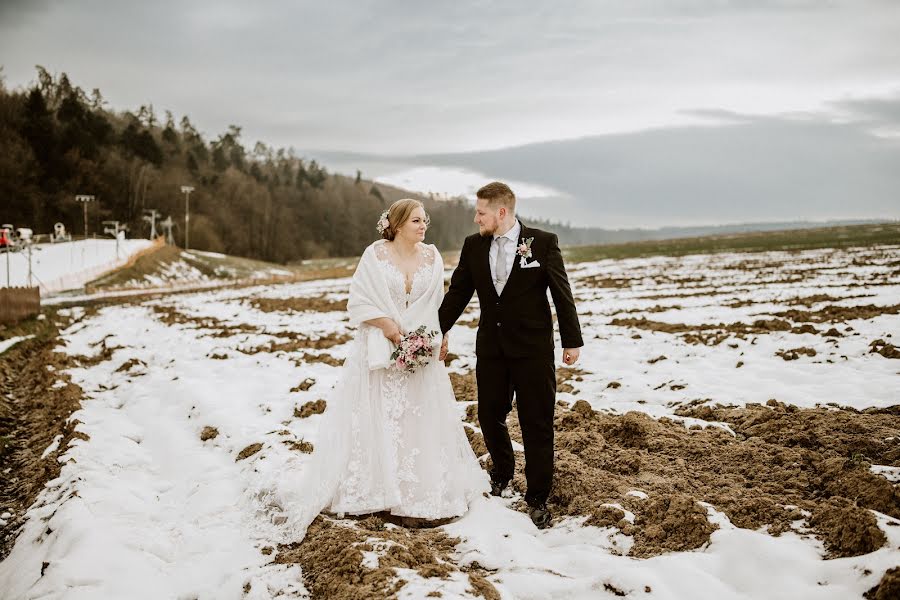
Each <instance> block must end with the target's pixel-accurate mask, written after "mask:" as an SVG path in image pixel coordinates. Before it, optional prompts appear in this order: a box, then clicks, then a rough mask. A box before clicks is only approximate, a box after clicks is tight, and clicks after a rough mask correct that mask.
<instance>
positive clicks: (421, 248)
mask: <svg viewBox="0 0 900 600" xmlns="http://www.w3.org/2000/svg"><path fill="white" fill-rule="evenodd" d="M389 241H390V240H381V242H382V243H381V246H383V247H384V250H385V253H386V256H385V259H386V260H385V261H384V262H386V263H387V264H389V265H390V266H391V267H392V268H393V269H394V270H395V271H397V273H399V274H400V276H401V277H402V278H403V291H404V292H405V293H406V295H407V296H409V295H410V294H411V293H412V286H413V284H414V283H415V278H416V275H418V273H419V271H421V270H422V269H423V268H425V267H426V266H427V265H428V257H427V256H426V254H425V252H426V249H427V248H428V244H426V243H424V242H416V245H415V249H416V255H415V256H416V257H417V258H419V261H418V265H417V266H416V268H415V269H413V271H412V273H409V274H407V273H406V272H405V271H404V270H403V269H401V268H400V267H399V265H398V264H397V263H395V262H394V261H393V260H392V259H393V258H397V259H399V258H400V257H399V256H397V253H396V252H395V250H394V249H393V244H388V242H389ZM410 258H412V257H410Z"/></svg>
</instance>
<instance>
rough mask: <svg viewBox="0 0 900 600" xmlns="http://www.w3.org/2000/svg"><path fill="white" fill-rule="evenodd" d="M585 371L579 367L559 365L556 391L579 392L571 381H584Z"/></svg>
mask: <svg viewBox="0 0 900 600" xmlns="http://www.w3.org/2000/svg"><path fill="white" fill-rule="evenodd" d="M584 375H585V372H584V371H582V370H581V369H579V368H577V367H559V368H557V369H556V391H557V392H568V393H570V394H577V393H578V390H577V389H575V387H574V386H573V385H572V384H571V383H569V381H570V380H571V381H576V382H577V381H584V377H583V376H584Z"/></svg>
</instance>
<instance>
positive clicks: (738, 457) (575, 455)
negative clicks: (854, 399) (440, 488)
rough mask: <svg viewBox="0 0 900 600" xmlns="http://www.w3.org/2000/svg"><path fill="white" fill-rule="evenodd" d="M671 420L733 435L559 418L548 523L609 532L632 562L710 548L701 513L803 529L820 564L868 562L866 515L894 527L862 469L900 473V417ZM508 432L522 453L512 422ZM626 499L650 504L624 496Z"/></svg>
mask: <svg viewBox="0 0 900 600" xmlns="http://www.w3.org/2000/svg"><path fill="white" fill-rule="evenodd" d="M678 414H679V415H680V416H688V417H694V418H698V419H703V420H707V421H716V422H725V423H728V425H729V426H730V427H731V428H732V430H734V431H735V433H736V436H732V435H731V434H729V433H728V432H726V431H725V430H724V429H722V428H720V427H707V428H690V429H689V428H686V427H685V426H684V425H683V424H681V423H680V422H677V421H675V420H673V419H668V418H662V419H659V420H655V419H653V418H651V417H649V416H648V415H645V414H643V413H637V412H630V413H626V414H624V415H608V414H605V413H601V412H597V411H594V410H592V409H591V407H590V405H589V404H588V403H587V402H585V401H583V400H579V401H578V402H576V403H575V404H573V405H572V407H571V409H568V410H566V409H562V410H557V413H556V418H555V429H556V442H555V449H556V464H555V475H554V485H553V489H552V491H551V495H550V498H549V504H550V508H551V510H552V512H553V513H554V515H555V516H563V515H581V516H588V517H589V520H588V522H589V524H594V525H600V526H615V527H618V528H619V529H621V530H622V532H623V533H625V534H627V535H631V536H633V537H634V542H635V543H634V546H633V547H632V549H631V555H632V556H636V557H648V556H654V555H657V554H660V553H662V552H667V551H672V550H688V549H691V548H699V547H701V546H702V545H703V544H705V543H706V542H708V540H709V534H710V533H711V532H712V531H713V530H714V527H713V526H711V525H709V524H708V523H707V522H706V521H707V519H706V517H705V515H706V511H705V509H704V508H703V507H702V505H700V504H699V502H708V503H710V504H711V505H713V506H714V507H715V508H716V509H718V510H720V511H722V512H724V513H725V514H726V515H727V516H728V517H729V519H731V521H732V523H734V524H735V525H736V526H738V527H744V528H749V529H757V528H760V527H766V528H767V531H768V532H769V533H770V534H772V535H780V534H781V533H782V532H784V531H788V530H791V529H792V527H793V526H794V525H795V522H799V523H802V525H800V527H801V530H802V531H808V532H810V533H811V534H813V535H815V536H816V537H817V538H819V539H821V540H822V541H823V542H824V544H825V547H826V549H827V551H828V553H829V556H855V555H860V554H866V553H868V552H871V551H873V550H875V549H877V548H879V547H881V545H883V544H884V541H885V540H884V537H883V534H882V533H881V531H880V530H879V529H878V527H877V526H876V525H875V521H874V519H873V518H872V517H871V513H870V512H869V511H868V510H867V509H873V510H877V511H879V512H882V513H885V514H888V515H891V516H893V517H896V518H900V488H898V487H897V486H894V485H893V484H891V483H890V482H888V481H887V479H885V478H883V477H881V476H878V475H875V474H873V473H871V472H870V471H869V468H868V467H869V465H870V464H880V465H892V466H900V439H898V438H897V437H896V432H897V430H898V429H900V407H893V408H890V409H878V410H875V409H872V410H867V411H861V412H860V411H853V410H836V409H824V408H819V409H799V408H796V407H793V406H786V405H784V404H782V403H779V402H775V401H770V403H769V405H767V406H761V405H748V406H747V407H743V408H723V407H710V406H708V405H702V406H696V405H695V406H691V407H684V408H683V409H682V410H679V411H678ZM508 426H509V430H510V435H511V436H512V437H513V439H515V440H516V441H518V442H520V443H521V442H522V437H521V429H520V427H519V425H518V421H517V419H516V415H515V411H513V412H512V413H511V414H510V418H509V421H508ZM516 460H517V471H516V476H515V478H514V481H513V486H514V488H515V489H516V490H517V491H519V492H522V493H524V492H525V490H526V484H525V477H524V471H523V467H524V463H523V461H522V456H520V455H518V453H517V459H516ZM632 490H640V491H643V492H645V493H647V494H649V497H648V498H647V499H645V500H641V499H640V498H637V497H635V496H629V495H627V493H628V492H629V491H632ZM609 503H619V504H620V505H622V506H623V507H624V508H626V509H627V510H630V511H631V512H633V513H634V514H635V521H634V523H633V524H631V523H628V522H626V521H624V520H623V519H622V516H623V515H622V514H621V511H618V510H617V509H612V510H611V508H610V507H609V506H604V505H605V504H609ZM802 511H808V514H809V515H810V516H809V517H808V518H807V517H805V516H804V513H803V512H802ZM848 523H849V524H848Z"/></svg>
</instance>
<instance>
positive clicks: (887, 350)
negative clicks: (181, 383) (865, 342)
mask: <svg viewBox="0 0 900 600" xmlns="http://www.w3.org/2000/svg"><path fill="white" fill-rule="evenodd" d="M869 354H880V355H882V356H883V357H885V358H900V348H897V347H896V346H894V345H893V344H888V343H887V342H885V341H884V340H882V339H877V340H875V341H874V342H872V343H871V344H869Z"/></svg>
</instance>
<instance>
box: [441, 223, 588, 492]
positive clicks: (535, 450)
mask: <svg viewBox="0 0 900 600" xmlns="http://www.w3.org/2000/svg"><path fill="white" fill-rule="evenodd" d="M520 222H521V221H520ZM520 235H521V238H522V239H520V240H519V242H520V243H521V241H522V240H524V239H528V238H534V240H533V242H532V243H531V252H532V256H531V257H530V258H526V259H525V260H526V263H529V264H530V263H534V262H537V265H536V266H533V267H526V268H523V267H522V266H521V264H520V261H521V259H520V257H519V256H516V257H515V260H514V262H513V267H512V269H511V270H510V272H509V277H508V279H507V281H506V285H505V286H504V288H503V291H502V293H501V294H499V295H498V294H497V290H496V288H495V287H494V282H493V279H492V277H491V265H490V258H489V253H490V248H491V243H492V241H493V237H492V236H487V237H482V236H481V235H479V234H475V235H471V236H469V237H467V238H466V241H465V243H464V244H463V248H462V251H461V252H460V257H459V264H458V265H457V267H456V270H455V271H454V272H453V276H452V277H451V279H450V289H449V290H448V291H447V294H446V295H445V296H444V301H443V303H442V304H441V308H440V310H439V317H440V322H441V331H442V332H444V333H446V332H447V331H448V330H449V329H450V328H451V327H452V326H453V324H454V323H455V322H456V320H457V319H458V318H459V316H460V315H461V314H462V312H463V311H464V310H465V308H466V305H468V303H469V301H470V300H471V299H472V294H473V293H476V292H477V293H478V302H479V304H480V305H481V318H480V319H479V321H478V334H477V338H476V342H475V354H476V357H477V363H476V367H475V375H476V378H477V381H478V421H479V424H480V425H481V431H482V433H483V434H484V441H485V445H486V446H487V449H488V452H489V453H490V455H491V460H492V461H493V463H494V468H493V471H492V472H491V478H492V479H494V480H495V481H501V482H502V481H507V480H509V479H511V478H512V476H513V473H514V471H515V455H514V454H513V449H512V442H511V441H510V438H509V431H508V430H507V427H506V417H507V415H508V414H509V412H510V411H511V410H512V401H513V395H515V398H516V406H517V409H518V413H519V423H520V425H521V427H522V441H523V443H524V446H525V479H526V481H527V484H528V491H527V493H526V495H525V500H526V502H528V504H530V505H532V506H537V505H540V504H542V503H543V502H545V501H546V500H547V497H548V496H549V495H550V486H551V484H552V482H553V411H554V408H555V406H556V371H555V367H554V355H553V319H552V316H551V314H550V303H549V302H548V300H547V290H548V289H549V290H550V295H551V296H552V297H553V304H554V306H555V307H556V316H557V320H558V322H559V332H560V337H561V338H562V346H563V348H580V347H581V346H582V345H583V342H582V338H581V327H580V325H579V323H578V314H577V312H576V309H575V302H574V300H573V298H572V291H571V289H570V287H569V280H568V278H567V276H566V270H565V266H564V265H563V260H562V254H561V253H560V251H559V242H558V239H557V237H556V235H555V234H552V233H548V232H546V231H541V230H539V229H532V228H530V227H526V226H525V225H524V224H522V233H521V234H520Z"/></svg>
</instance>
